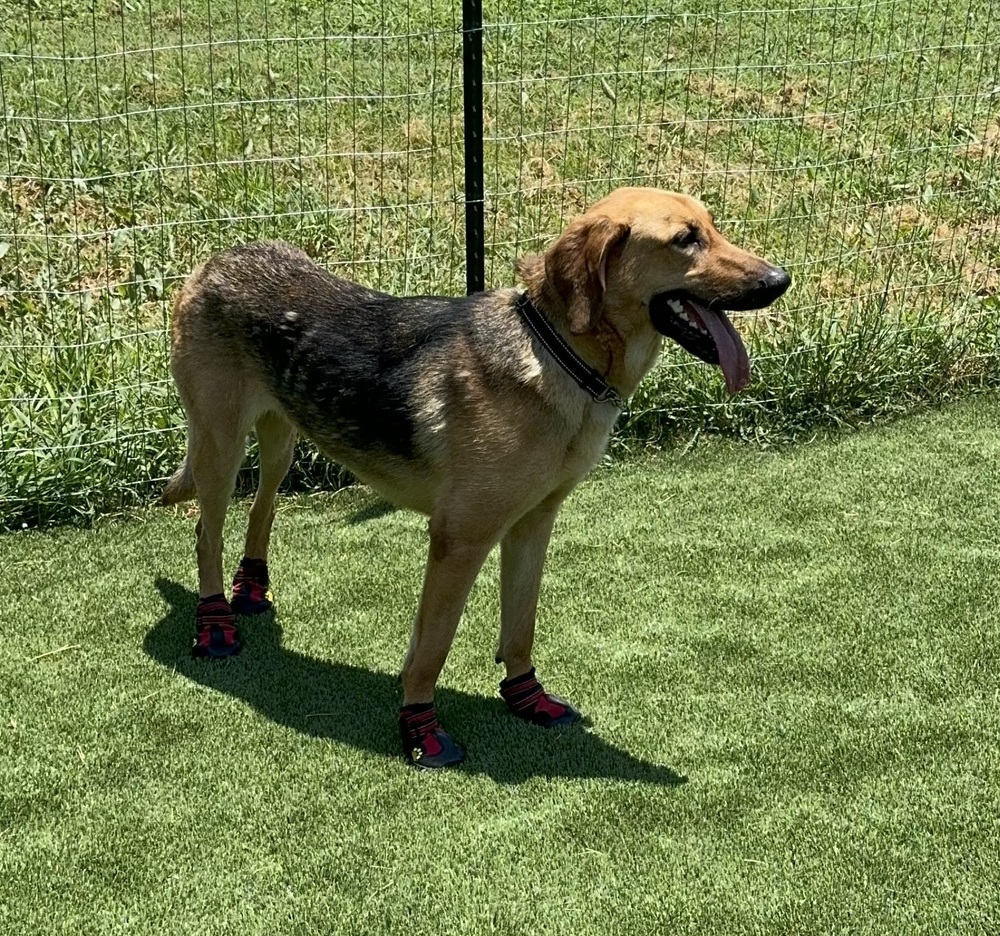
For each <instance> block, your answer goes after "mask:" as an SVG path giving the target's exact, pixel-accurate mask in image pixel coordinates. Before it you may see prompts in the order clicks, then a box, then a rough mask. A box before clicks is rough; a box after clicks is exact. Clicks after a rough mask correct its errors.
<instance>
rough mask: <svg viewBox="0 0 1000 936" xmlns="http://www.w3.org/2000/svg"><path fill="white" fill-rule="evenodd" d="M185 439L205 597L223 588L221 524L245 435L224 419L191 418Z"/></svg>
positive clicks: (201, 589)
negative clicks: (197, 420) (195, 499)
mask: <svg viewBox="0 0 1000 936" xmlns="http://www.w3.org/2000/svg"><path fill="white" fill-rule="evenodd" d="M188 440H189V446H190V447H189V449H188V454H187V457H188V464H189V465H190V467H191V477H192V478H193V480H194V486H195V490H196V491H197V494H198V507H199V510H200V515H199V517H198V523H197V525H196V527H195V533H196V535H197V553H198V593H199V595H200V596H201V597H202V598H207V597H209V596H210V595H218V594H220V593H221V592H222V590H223V582H222V527H223V524H224V522H225V519H226V511H227V510H228V508H229V502H230V501H231V500H232V496H233V489H234V488H235V487H236V475H237V473H238V472H239V470H240V465H242V464H243V459H244V456H245V454H246V434H245V433H244V432H243V431H242V428H241V427H238V426H235V425H233V424H232V423H230V422H229V421H228V420H225V419H218V420H213V422H212V423H211V424H209V425H200V426H199V425H196V424H195V421H194V419H192V420H191V423H190V425H189V431H188Z"/></svg>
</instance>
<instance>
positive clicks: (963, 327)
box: [0, 0, 1000, 528]
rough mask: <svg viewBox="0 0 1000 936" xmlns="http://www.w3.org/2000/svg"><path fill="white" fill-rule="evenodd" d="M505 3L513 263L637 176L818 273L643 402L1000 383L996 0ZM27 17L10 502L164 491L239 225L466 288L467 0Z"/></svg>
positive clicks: (356, 273)
mask: <svg viewBox="0 0 1000 936" xmlns="http://www.w3.org/2000/svg"><path fill="white" fill-rule="evenodd" d="M484 7H485V9H484V16H485V21H486V24H487V26H486V32H485V38H484V49H485V52H484V58H485V66H484V68H485V81H484V97H485V137H484V145H485V162H484V171H485V181H486V191H487V195H486V206H485V208H486V227H487V230H486V235H487V245H486V256H485V260H486V265H487V284H488V285H489V286H491V287H494V286H501V285H510V284H511V283H512V282H513V265H514V260H515V258H516V257H517V256H519V255H521V254H524V253H526V252H530V251H535V250H538V249H541V248H542V247H543V246H545V245H547V244H548V243H549V242H550V241H551V240H552V239H553V238H554V237H555V236H556V235H557V234H558V233H559V232H560V231H561V230H562V229H563V228H564V227H565V225H566V224H567V222H568V221H569V219H570V218H571V217H573V216H574V215H575V214H577V213H579V212H580V211H582V210H583V209H584V207H585V206H587V205H588V204H591V203H593V202H594V201H595V200H596V199H598V198H600V197H601V196H603V195H604V194H605V193H606V192H607V191H608V190H610V189H612V188H614V187H615V186H618V185H624V184H642V185H658V186H662V187H666V188H678V189H682V190H684V191H687V192H690V193H691V194H694V195H698V196H700V197H702V198H703V199H704V200H705V201H706V202H707V203H708V204H709V206H710V207H711V208H712V210H713V211H714V212H715V215H716V216H717V217H718V219H719V223H720V225H721V227H722V229H723V230H724V232H725V233H727V234H728V235H729V236H730V237H731V238H732V239H733V240H734V241H736V242H738V243H739V244H741V245H743V246H745V247H747V248H748V249H752V250H755V251H757V252H758V253H760V254H762V255H763V256H766V257H768V258H769V259H770V260H772V261H773V262H775V263H781V264H784V265H787V266H788V267H789V269H790V270H791V272H792V274H793V276H794V280H795V282H794V286H793V288H792V289H791V290H790V292H789V293H788V295H787V296H786V297H785V299H784V300H783V301H782V302H781V303H780V304H779V305H778V306H777V307H776V308H775V309H774V310H773V311H772V312H771V313H768V314H761V315H757V316H753V317H749V316H741V317H740V319H739V322H738V324H739V327H740V328H741V329H742V330H743V331H744V333H745V334H746V336H747V340H748V343H749V344H750V346H751V348H752V351H753V354H754V358H755V362H756V363H755V368H756V370H755V375H756V376H755V381H754V384H753V386H752V387H751V388H750V390H749V391H748V392H747V393H745V394H743V395H741V396H740V397H739V398H738V399H737V400H735V401H733V400H728V399H726V398H725V397H724V394H723V391H722V390H721V389H720V387H721V381H720V380H718V377H717V375H715V374H713V373H712V372H711V371H710V370H709V369H707V368H704V367H702V366H701V365H700V364H697V363H696V362H694V361H693V360H692V359H690V358H689V357H688V356H687V355H686V354H685V353H684V352H682V351H681V350H680V349H679V348H677V347H675V346H674V345H673V344H672V343H671V344H670V346H669V347H668V349H667V352H666V355H665V364H664V366H663V367H660V368H658V369H657V371H656V372H655V373H654V375H652V376H651V377H650V379H649V380H648V381H647V382H646V385H645V386H644V388H643V390H642V392H641V393H640V394H639V395H638V396H637V399H636V400H635V401H634V407H633V408H634V409H635V410H636V411H637V412H639V413H640V414H641V416H642V418H641V420H640V422H641V424H640V425H636V426H635V427H634V428H635V430H636V432H638V433H640V434H643V435H653V436H656V437H657V438H660V439H662V438H664V437H665V436H666V435H669V434H671V433H674V432H677V431H681V432H692V431H694V430H696V429H700V428H709V429H713V430H723V431H727V432H730V433H733V434H739V435H742V436H749V437H754V438H767V439H768V440H770V441H774V440H775V439H776V438H778V437H784V438H788V437H793V436H796V437H801V436H802V435H808V434H810V433H811V432H812V431H814V429H815V428H816V427H817V426H822V427H829V426H830V425H839V424H843V423H845V422H846V423H854V424H857V423H862V422H867V421H869V420H871V419H873V418H876V417H879V416H882V415H885V414H886V413H892V414H896V413H898V412H899V411H900V410H901V409H906V408H907V407H908V406H910V405H911V404H912V402H913V401H914V400H918V401H927V400H933V401H935V402H939V401H940V400H941V399H942V398H944V397H945V396H946V395H947V394H948V393H949V392H950V391H951V389H952V388H953V387H955V386H961V385H968V384H977V383H978V384H982V383H994V384H996V383H997V382H998V379H1000V378H998V356H997V352H996V348H997V347H998V345H1000V315H998V314H997V313H998V308H1000V301H998V299H997V295H998V293H1000V227H998V218H1000V172H998V166H1000V120H998V111H997V100H998V91H997V77H996V76H997V75H998V74H1000V9H998V6H997V4H996V3H995V2H994V0H941V2H933V3H932V2H926V0H917V2H914V0H906V2H901V0H875V2H870V0H864V2H861V0H858V2H855V3H841V4H826V5H817V4H815V3H799V2H795V3H785V4H774V5H771V4H767V3H764V4H761V3H756V2H749V0H727V2H721V0H715V2H712V3H706V2H705V0H671V2H670V3H669V4H665V5H664V4H649V3H646V4H642V5H639V4H631V5H630V4H625V3H621V2H619V3H615V2H612V0H547V2H546V3H544V4H540V3H535V4H531V3H528V4H525V3H523V2H522V3H516V2H511V0H495V2H491V3H486V4H485V5H484ZM0 19H2V21H3V24H4V27H5V28H4V30H2V31H0V528H16V527H19V526H20V524H21V523H22V522H28V523H29V524H30V525H35V524H45V523H49V522H51V521H57V522H62V521H65V520H67V519H71V518H77V517H79V516H80V515H83V516H84V517H90V516H92V515H93V514H94V513H95V512H100V511H102V510H107V509H117V508H119V507H121V506H122V505H126V506H131V505H134V504H136V503H141V502H143V501H144V500H145V499H146V498H147V497H148V495H149V491H150V486H149V484H148V480H149V479H151V478H161V477H162V476H163V475H164V473H165V472H166V471H168V470H169V468H170V467H172V465H173V464H174V463H176V461H177V459H178V457H179V453H180V450H181V449H182V447H183V444H184V433H183V430H182V429H181V424H182V419H181V415H180V412H179V407H178V404H177V399H176V395H175V394H174V391H173V387H172V385H171V383H170V379H169V375H168V371H167V362H166V348H167V342H166V323H167V319H168V315H169V304H170V298H171V295H172V291H173V289H174V288H175V286H176V284H177V283H178V282H179V281H180V280H181V279H183V278H184V277H185V276H187V275H188V273H190V271H191V269H192V268H193V267H194V266H195V265H196V264H197V263H200V262H201V261H202V260H204V259H205V258H206V257H207V256H208V255H209V254H210V253H211V252H212V251H213V250H216V249H218V248H220V247H223V246H229V245H231V244H232V243H234V242H241V241H247V240H252V239H255V238H260V237H281V238H285V239H287V240H291V241H293V242H294V243H296V244H297V245H300V246H301V247H303V248H304V249H305V250H307V251H308V252H309V253H310V254H311V255H312V256H314V257H315V258H316V259H317V261H318V262H319V263H321V264H323V265H324V266H326V267H328V268H329V269H331V270H333V271H334V272H338V273H342V274H344V275H347V276H350V277H351V278H353V279H356V280H359V281H361V282H363V283H365V284H367V285H370V286H375V287H378V288H381V289H384V290H387V291H391V292H401V293H402V292H409V293H428V292H440V293H443V294H457V293H461V292H463V291H464V288H465V267H464V243H465V239H464V215H463V184H464V179H463V168H462V167H463V156H462V75H461V43H462V39H461V22H460V20H461V17H460V5H459V4H456V3H446V2H443V0H407V2H397V3H388V2H386V0H381V2H374V0H348V2H342V3H334V2H331V0H266V2H264V3H260V2H248V0H242V2H241V0H233V2H230V3H221V2H215V3H212V2H211V0H94V2H88V3H70V2H68V0H0ZM316 480H317V474H316V473H309V472H305V477H304V478H302V479H301V481H302V482H303V483H302V486H303V487H305V486H307V485H308V484H310V483H315V482H316Z"/></svg>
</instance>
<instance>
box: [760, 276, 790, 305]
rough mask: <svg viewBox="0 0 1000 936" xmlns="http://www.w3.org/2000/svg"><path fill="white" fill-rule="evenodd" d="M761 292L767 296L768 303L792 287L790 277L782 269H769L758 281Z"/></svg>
mask: <svg viewBox="0 0 1000 936" xmlns="http://www.w3.org/2000/svg"><path fill="white" fill-rule="evenodd" d="M760 285H761V288H762V290H763V292H764V293H765V294H766V295H767V297H768V298H767V301H768V302H774V300H775V299H777V298H779V297H780V296H782V295H784V293H785V290H786V289H788V287H789V286H791V285H792V277H791V276H790V275H789V273H788V270H786V269H785V268H784V267H771V268H770V269H769V270H768V271H767V272H766V273H765V274H764V278H763V279H762V280H761V281H760Z"/></svg>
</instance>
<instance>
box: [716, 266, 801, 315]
mask: <svg viewBox="0 0 1000 936" xmlns="http://www.w3.org/2000/svg"><path fill="white" fill-rule="evenodd" d="M791 283H792V277H791V276H790V275H789V273H788V270H786V269H784V268H783V267H775V266H770V265H768V266H767V267H766V268H765V270H764V272H763V273H761V274H759V275H758V276H757V278H756V279H754V280H751V281H750V284H749V288H747V289H746V290H744V291H743V292H741V293H736V294H735V295H729V296H725V297H721V296H720V297H718V298H717V299H716V300H715V301H714V302H713V303H712V304H713V305H714V306H715V307H716V308H717V309H728V310H729V311H731V312H749V311H751V310H753V309H764V308H766V307H767V306H769V305H770V304H771V303H772V302H774V301H775V300H776V299H780V298H781V296H783V295H784V293H785V290H786V289H788V287H789V286H790V285H791Z"/></svg>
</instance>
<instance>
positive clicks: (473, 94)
mask: <svg viewBox="0 0 1000 936" xmlns="http://www.w3.org/2000/svg"><path fill="white" fill-rule="evenodd" d="M462 99H463V101H464V104H465V128H464V133H463V140H464V143H465V283H466V290H467V291H468V292H469V293H470V294H471V293H475V292H482V290H483V289H485V288H486V256H485V253H486V250H485V244H486V233H485V213H484V204H483V197H484V188H485V183H484V168H483V3H482V0H463V2H462Z"/></svg>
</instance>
